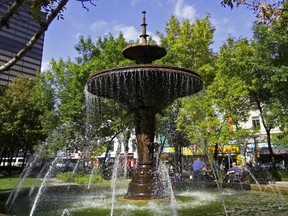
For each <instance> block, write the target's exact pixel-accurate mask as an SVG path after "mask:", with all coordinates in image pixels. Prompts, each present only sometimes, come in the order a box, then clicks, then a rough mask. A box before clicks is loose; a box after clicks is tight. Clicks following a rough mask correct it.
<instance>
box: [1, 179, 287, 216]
mask: <svg viewBox="0 0 288 216" xmlns="http://www.w3.org/2000/svg"><path fill="white" fill-rule="evenodd" d="M127 188H128V183H127V182H124V183H123V182H122V183H118V184H117V188H116V202H115V205H114V211H113V215H117V216H121V215H123V216H127V215H131V216H138V215H139V216H140V215H143V216H144V215H145V216H149V215H151V216H152V215H157V216H158V215H159V216H161V215H163V216H170V215H171V216H176V215H179V216H180V215H187V216H190V215H195V216H205V215H207V216H208V215H209V216H211V215H213V216H217V215H219V216H220V215H223V216H225V215H229V216H232V215H233V216H237V215H243V216H244V215H245V216H249V215H251V216H255V215H272V214H273V215H275V216H277V215H285V213H287V210H288V208H287V203H288V196H280V195H279V194H273V193H266V192H264V193H260V192H257V191H247V190H245V191H244V190H232V189H222V190H219V189H216V188H214V189H207V190H200V191H199V190H198V191H195V190H189V189H185V190H183V191H181V190H179V191H177V190H176V191H175V197H176V205H171V200H170V198H165V199H159V200H129V199H125V198H124V196H125V194H126V192H127ZM111 194H112V193H111V186H110V184H106V183H105V184H99V185H93V186H92V187H91V189H90V190H87V189H84V188H83V187H82V186H75V185H74V186H71V187H70V189H69V192H67V186H54V187H48V188H47V189H46V191H45V196H43V198H42V200H41V202H40V203H39V205H38V206H37V209H36V211H35V212H34V214H33V215H34V216H51V215H55V216H56V215H59V216H68V215H71V216H80V215H81V216H84V215H85V216H90V215H91V216H95V215H99V216H100V215H101V216H106V215H111V205H112V197H111ZM27 195H28V191H25V190H24V191H22V192H21V193H20V194H19V196H18V198H17V200H16V201H15V203H14V205H13V208H11V211H9V212H2V213H7V214H9V215H16V216H22V215H23V216H26V215H29V213H30V210H31V205H32V204H33V200H34V198H35V197H34V196H31V197H30V198H28V197H27ZM1 197H4V194H1ZM1 200H2V199H1ZM0 202H1V201H0ZM1 206H2V205H1ZM0 211H1V208H0ZM0 213H1V212H0Z"/></svg>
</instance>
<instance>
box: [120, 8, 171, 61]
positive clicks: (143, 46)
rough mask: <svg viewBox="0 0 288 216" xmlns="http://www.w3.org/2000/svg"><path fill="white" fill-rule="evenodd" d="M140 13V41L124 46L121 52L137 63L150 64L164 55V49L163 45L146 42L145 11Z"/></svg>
mask: <svg viewBox="0 0 288 216" xmlns="http://www.w3.org/2000/svg"><path fill="white" fill-rule="evenodd" d="M142 14H143V18H142V24H141V26H142V34H141V35H140V37H141V38H142V41H141V43H140V44H132V45H130V46H128V47H126V48H125V49H124V50H123V52H122V53H123V55H124V56H125V57H126V58H128V59H131V60H135V61H136V63H137V64H150V63H152V61H154V60H156V59H160V58H162V57H163V56H165V55H166V50H165V48H163V47H160V46H157V45H152V44H148V42H147V37H148V36H149V35H148V34H147V33H146V26H147V24H146V17H145V14H146V11H143V12H142Z"/></svg>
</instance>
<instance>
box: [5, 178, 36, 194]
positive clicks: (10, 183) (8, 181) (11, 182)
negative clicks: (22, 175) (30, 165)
mask: <svg viewBox="0 0 288 216" xmlns="http://www.w3.org/2000/svg"><path fill="white" fill-rule="evenodd" d="M19 182H20V180H19V178H18V177H0V191H4V190H12V189H15V188H16V187H17V186H18V184H19ZM40 184H41V181H40V180H39V179H38V180H37V179H35V178H26V179H25V181H24V182H23V183H22V188H30V187H32V186H33V185H36V186H39V185H40Z"/></svg>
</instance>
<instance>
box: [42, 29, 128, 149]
mask: <svg viewBox="0 0 288 216" xmlns="http://www.w3.org/2000/svg"><path fill="white" fill-rule="evenodd" d="M127 45H128V43H127V42H125V39H124V37H123V34H122V33H119V36H118V37H114V36H112V35H111V34H109V35H106V36H104V37H103V38H98V39H97V40H96V42H94V43H93V42H92V39H91V37H88V38H86V39H85V38H84V37H80V40H79V43H78V44H77V45H76V46H75V48H76V50H77V51H78V53H79V57H77V63H73V62H72V61H71V60H67V61H66V62H65V61H63V60H62V59H60V60H59V61H55V60H52V61H51V62H50V66H51V68H50V69H49V70H47V71H46V72H45V77H46V78H45V79H46V82H47V84H48V85H50V87H51V88H53V89H54V90H55V91H54V95H53V97H54V98H55V104H54V106H55V107H56V108H57V109H56V112H57V116H58V117H59V126H58V127H57V129H56V130H55V132H53V135H52V137H51V138H49V141H50V142H51V147H52V146H53V150H56V149H59V148H62V147H69V146H70V147H71V146H74V147H75V146H76V143H75V142H76V140H80V141H81V140H82V141H81V143H77V146H78V149H82V150H83V149H85V148H86V149H87V148H88V147H89V148H90V147H91V146H93V147H91V148H94V150H95V149H96V148H97V147H96V145H98V146H99V143H100V144H101V145H102V146H103V145H104V146H105V145H106V147H107V148H106V149H107V151H108V150H109V149H110V146H111V144H112V143H113V141H114V139H115V138H116V137H117V136H118V135H119V134H120V133H121V132H122V131H124V130H126V129H127V128H128V129H129V128H131V125H132V124H131V115H130V114H129V113H128V112H126V109H124V108H123V106H122V105H120V104H117V103H115V102H113V101H111V100H108V99H103V98H97V97H91V95H89V94H88V93H87V92H85V84H86V81H87V79H88V77H89V75H90V74H91V72H94V71H100V70H102V69H106V68H111V67H116V66H119V65H127V64H128V63H130V64H131V63H132V62H131V61H130V60H127V59H124V57H123V55H122V50H123V47H125V46H127ZM83 91H84V93H83ZM90 99H94V100H95V101H94V102H93V101H90ZM95 104H96V105H97V107H95V106H94V105H95ZM90 105H91V106H90ZM55 128H56V127H55ZM65 128H66V129H65ZM61 133H64V134H63V135H64V137H65V140H66V141H65V142H62V141H60V140H59V138H57V137H58V136H59V134H61ZM95 151H96V150H95Z"/></svg>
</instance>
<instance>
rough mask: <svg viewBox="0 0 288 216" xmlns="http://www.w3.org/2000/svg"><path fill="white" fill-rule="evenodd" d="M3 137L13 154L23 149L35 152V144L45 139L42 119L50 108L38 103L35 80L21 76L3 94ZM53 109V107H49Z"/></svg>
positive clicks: (0, 112) (0, 108) (4, 145)
mask: <svg viewBox="0 0 288 216" xmlns="http://www.w3.org/2000/svg"><path fill="white" fill-rule="evenodd" d="M0 100H1V103H0V116H1V122H0V128H1V131H0V140H1V143H2V148H3V149H4V148H6V150H8V151H9V152H10V153H11V155H12V154H15V153H16V152H17V151H19V150H20V149H21V150H23V151H24V152H25V151H27V150H30V151H32V150H33V145H36V144H38V143H39V142H41V141H42V140H44V139H45V137H46V136H45V133H44V131H43V125H42V119H43V118H45V117H44V116H45V113H46V112H49V111H50V110H49V107H47V106H46V105H43V104H44V103H45V101H49V97H47V98H46V100H42V103H43V104H41V103H40V102H39V93H38V92H37V85H36V79H31V78H25V77H21V76H20V77H18V78H17V79H15V80H14V81H13V82H12V83H11V84H9V85H8V88H7V89H6V90H5V92H4V94H3V95H2V96H1V97H0ZM50 109H51V107H50Z"/></svg>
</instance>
